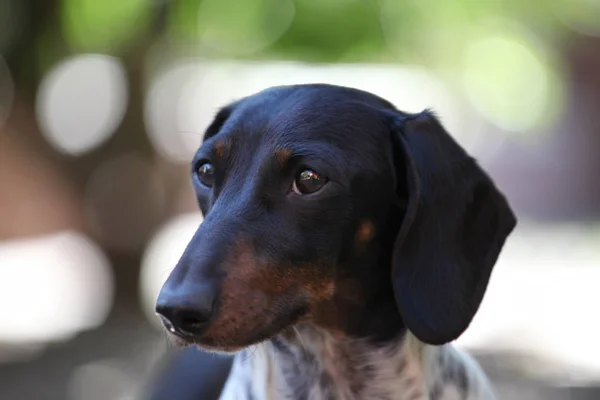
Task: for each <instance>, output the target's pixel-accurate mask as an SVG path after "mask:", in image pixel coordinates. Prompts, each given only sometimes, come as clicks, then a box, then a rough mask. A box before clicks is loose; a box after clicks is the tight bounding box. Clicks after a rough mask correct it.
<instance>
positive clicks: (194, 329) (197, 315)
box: [156, 287, 216, 336]
mask: <svg viewBox="0 0 600 400" xmlns="http://www.w3.org/2000/svg"><path fill="white" fill-rule="evenodd" d="M215 299H216V293H215V292H214V290H212V289H211V288H210V287H204V288H196V290H193V291H191V290H185V291H183V290H182V291H175V292H169V291H168V290H165V289H163V291H162V292H161V294H160V296H159V297H158V300H157V302H156V313H157V314H158V315H159V316H160V318H161V320H162V322H163V324H164V325H165V327H166V328H167V329H168V330H169V331H171V332H172V333H175V334H179V335H183V336H197V335H200V334H201V333H202V332H203V331H204V330H205V329H206V327H207V326H208V325H209V323H210V321H211V317H212V316H213V313H214V311H215V310H214V305H215Z"/></svg>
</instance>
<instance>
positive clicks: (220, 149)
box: [213, 140, 230, 158]
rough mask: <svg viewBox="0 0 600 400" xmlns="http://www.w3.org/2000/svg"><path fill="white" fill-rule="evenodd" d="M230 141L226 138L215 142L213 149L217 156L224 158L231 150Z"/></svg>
mask: <svg viewBox="0 0 600 400" xmlns="http://www.w3.org/2000/svg"><path fill="white" fill-rule="evenodd" d="M229 146H230V143H229V142H228V141H225V140H217V141H215V143H214V144H213V151H214V153H215V156H216V157H217V158H223V157H224V156H225V153H227V151H228V150H229Z"/></svg>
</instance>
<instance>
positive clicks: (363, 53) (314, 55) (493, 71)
mask: <svg viewBox="0 0 600 400" xmlns="http://www.w3.org/2000/svg"><path fill="white" fill-rule="evenodd" d="M2 1H3V2H2V3H1V5H0V14H1V15H0V44H2V43H3V42H6V41H9V40H12V41H17V42H18V36H19V33H21V34H22V33H23V32H22V31H23V30H24V31H27V32H28V35H25V36H24V37H29V38H33V40H34V43H24V44H21V47H23V48H30V49H33V52H34V56H33V58H34V60H35V62H34V64H35V67H32V62H31V61H32V60H31V57H25V58H23V59H22V60H21V61H20V64H18V66H17V68H13V69H17V70H18V71H26V70H29V69H31V68H35V69H36V70H37V79H41V77H42V76H43V74H44V73H45V71H47V70H48V68H50V67H51V66H52V65H54V64H55V63H56V62H58V61H59V60H61V59H62V58H64V57H65V56H68V55H69V54H71V53H89V52H97V53H107V54H111V55H115V56H120V57H124V58H132V57H133V58H134V60H129V61H130V62H139V63H143V60H142V59H141V58H143V57H141V58H140V55H143V54H145V50H144V49H147V48H148V46H151V45H153V44H155V43H160V44H161V45H166V46H167V47H165V49H168V51H169V52H170V54H173V55H175V56H200V57H204V58H209V59H210V58H214V59H222V58H227V59H284V60H302V61H307V62H388V63H405V64H416V65H422V66H426V67H428V68H432V69H436V70H437V72H438V73H439V74H441V75H442V76H444V77H445V78H447V80H448V82H449V83H450V84H451V85H455V87H456V88H458V89H459V90H462V91H464V92H465V93H466V94H467V95H468V96H469V97H470V98H471V101H472V102H473V103H474V104H476V106H477V107H478V108H480V111H482V112H483V113H485V114H488V116H489V117H490V118H491V119H492V120H494V119H495V120H496V122H498V123H500V124H501V125H503V126H504V127H505V128H506V129H508V130H515V131H523V130H527V129H530V128H533V127H535V125H536V123H538V125H539V122H544V123H546V122H551V121H548V120H547V118H545V116H548V115H558V112H556V111H557V110H559V109H560V106H561V102H562V94H563V89H562V86H561V85H562V80H563V74H562V66H561V64H560V63H561V58H560V56H557V55H556V54H555V53H557V52H560V51H562V49H564V48H566V46H565V45H564V42H563V40H564V39H567V38H568V37H569V35H572V34H588V35H600V1H598V0H552V1H547V0H530V1H528V2H526V1H520V0H484V1H480V0H102V1H99V0H45V2H44V3H43V7H42V6H41V4H42V3H39V2H37V1H35V0H2ZM24 5H26V6H24ZM22 9H28V10H29V11H30V13H29V16H35V18H30V20H29V21H27V18H25V21H23V22H24V24H21V23H20V22H18V23H17V22H15V21H19V20H18V19H17V18H16V16H17V14H19V15H21V14H23V13H22V12H21V13H19V12H17V11H18V10H22ZM32 10H33V11H36V10H42V11H36V12H31V11H32ZM7 15H10V16H11V17H12V16H15V18H7ZM24 15H27V14H26V13H25V14H24ZM3 21H4V22H5V24H4V25H3ZM7 21H8V22H7ZM8 23H10V26H9V24H8ZM21 25H23V26H26V28H23V27H22V26H21ZM15 38H17V39H15ZM486 46H489V47H488V48H486ZM4 47H5V48H6V46H4ZM132 50H141V51H139V52H136V51H132ZM0 52H2V47H0ZM136 57H137V58H136ZM21 75H23V74H21ZM23 76H27V77H28V79H29V78H31V74H27V75H23ZM523 110H527V113H524V111H523ZM506 120H510V121H508V123H506Z"/></svg>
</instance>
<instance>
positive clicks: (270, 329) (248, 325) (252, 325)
mask: <svg viewBox="0 0 600 400" xmlns="http://www.w3.org/2000/svg"><path fill="white" fill-rule="evenodd" d="M271 312H272V311H271ZM271 312H269V311H265V315H269V314H270V313H271ZM307 313H308V307H307V306H305V305H302V306H297V307H294V308H293V309H292V310H291V311H290V312H287V313H283V314H281V315H279V316H277V317H272V318H270V321H269V322H268V323H261V322H262V321H261V318H256V319H254V320H251V318H249V319H248V320H241V321H239V322H240V323H239V326H232V325H231V324H227V323H219V320H217V321H215V324H214V326H210V327H208V328H207V330H206V332H204V333H202V334H199V335H188V334H183V333H181V332H178V331H176V330H174V329H169V327H168V326H165V329H166V331H167V332H168V335H169V338H170V340H171V342H172V343H173V344H174V345H176V346H178V347H189V346H197V347H199V348H200V349H202V350H205V351H210V352H216V353H227V354H234V353H237V352H239V351H242V350H244V349H246V348H248V347H250V346H253V345H256V344H259V343H262V342H265V341H267V340H269V339H271V338H273V337H275V336H277V335H278V334H280V333H281V332H283V331H285V330H287V329H289V328H290V327H292V326H294V325H295V324H296V323H298V322H300V321H302V320H303V318H304V317H305V316H306V315H307Z"/></svg>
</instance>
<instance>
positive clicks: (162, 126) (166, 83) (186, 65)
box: [144, 62, 221, 163]
mask: <svg viewBox="0 0 600 400" xmlns="http://www.w3.org/2000/svg"><path fill="white" fill-rule="evenodd" d="M201 72H202V68H201V66H200V65H199V64H198V63H193V62H180V63H174V64H173V65H170V66H168V67H166V68H165V69H164V71H162V72H160V73H159V74H158V75H157V76H155V77H153V79H152V80H151V84H150V87H149V89H148V91H147V93H146V96H145V103H144V123H145V125H146V132H147V133H148V137H149V139H150V141H151V142H152V145H153V146H154V149H155V150H156V151H157V152H158V153H159V154H160V155H161V156H163V157H164V158H166V159H168V160H170V161H174V162H186V163H187V162H189V161H190V160H191V158H192V155H193V154H194V152H195V150H196V149H197V148H198V146H199V145H200V143H201V142H202V134H203V132H202V131H194V130H193V129H192V130H190V126H181V125H180V124H179V121H178V115H179V108H180V104H181V101H182V100H181V99H182V96H183V93H184V91H185V88H186V87H187V86H188V85H190V84H192V82H193V81H194V80H195V79H197V78H196V77H197V76H198V74H200V73H201ZM220 93H221V92H220V91H219V92H215V93H210V95H209V96H208V95H207V96H206V98H207V99H209V98H212V97H213V96H219V94H220ZM202 111H203V110H197V114H198V115H202Z"/></svg>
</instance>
